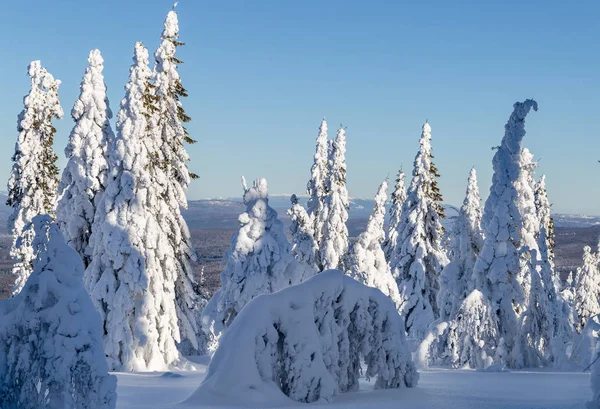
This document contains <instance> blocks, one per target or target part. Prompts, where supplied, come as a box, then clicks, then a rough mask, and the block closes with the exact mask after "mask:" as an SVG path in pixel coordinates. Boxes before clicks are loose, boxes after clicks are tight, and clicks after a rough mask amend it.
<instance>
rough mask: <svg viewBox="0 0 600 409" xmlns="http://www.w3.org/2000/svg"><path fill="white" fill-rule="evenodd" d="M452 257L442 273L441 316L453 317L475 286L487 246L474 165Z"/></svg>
mask: <svg viewBox="0 0 600 409" xmlns="http://www.w3.org/2000/svg"><path fill="white" fill-rule="evenodd" d="M451 245H452V247H453V251H452V260H451V261H450V263H449V264H448V265H447V266H446V267H445V268H444V270H443V271H442V273H441V275H440V292H439V295H438V306H439V308H440V316H441V318H442V319H444V320H446V319H448V318H450V317H452V316H453V315H454V313H455V311H456V308H458V305H459V304H460V303H461V302H462V300H464V299H465V297H466V296H467V294H469V293H470V292H471V291H472V290H473V289H474V288H475V286H474V284H473V266H474V265H475V261H477V256H478V255H479V252H480V251H481V248H482V247H483V232H482V230H481V199H480V198H479V188H478V187H477V174H476V172H475V169H474V168H473V169H471V172H470V173H469V179H468V183H467V194H466V197H465V200H464V201H463V204H462V207H461V208H460V211H459V214H458V217H457V218H456V221H455V222H454V227H453V236H452V238H451Z"/></svg>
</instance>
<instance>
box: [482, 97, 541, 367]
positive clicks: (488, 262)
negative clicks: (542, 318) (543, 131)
mask: <svg viewBox="0 0 600 409" xmlns="http://www.w3.org/2000/svg"><path fill="white" fill-rule="evenodd" d="M513 108H514V110H513V112H512V114H511V115H510V118H509V119H508V122H507V124H506V125H505V127H504V129H505V134H504V137H503V138H502V143H501V145H500V146H499V147H498V149H497V150H496V153H495V155H494V159H493V169H494V175H493V177H492V185H491V187H490V195H489V196H488V199H487V201H486V203H485V208H484V213H483V223H482V224H483V228H484V232H485V241H484V245H483V249H482V251H481V253H480V254H479V257H478V258H477V262H476V263H475V267H474V269H473V274H474V277H475V280H476V285H477V288H478V289H479V290H481V291H482V292H483V293H484V294H485V295H486V296H487V297H489V298H490V300H491V302H492V304H493V305H496V306H497V308H499V312H498V317H499V330H500V335H499V336H501V337H504V341H505V343H506V348H507V353H508V357H507V358H508V362H506V363H507V364H508V365H509V366H511V367H519V366H521V365H522V356H521V355H520V351H519V350H518V348H519V345H518V344H519V342H520V341H519V337H520V335H519V333H518V332H517V331H516V328H518V325H519V324H518V323H519V314H520V312H521V311H523V309H524V308H525V305H524V303H525V301H526V299H525V297H524V289H523V287H521V283H520V282H519V279H518V277H519V276H520V275H521V273H522V269H521V267H522V265H521V264H522V263H521V255H522V253H521V249H522V248H524V247H525V246H527V247H529V248H530V249H537V243H536V242H535V238H534V237H533V234H532V233H533V232H531V231H530V230H529V229H527V228H525V227H524V226H526V223H525V220H524V218H526V217H527V218H529V217H530V215H529V213H530V211H532V212H533V215H534V217H535V205H534V203H533V191H532V189H531V186H530V184H529V174H528V172H526V171H524V169H523V165H524V163H523V155H522V153H523V149H522V146H521V144H522V142H523V137H524V136H525V117H526V116H527V114H528V113H529V111H530V110H531V109H532V108H533V109H534V110H537V103H536V102H535V101H533V100H526V101H525V102H517V103H515V104H514V106H513ZM531 207H533V209H530V208H531Z"/></svg>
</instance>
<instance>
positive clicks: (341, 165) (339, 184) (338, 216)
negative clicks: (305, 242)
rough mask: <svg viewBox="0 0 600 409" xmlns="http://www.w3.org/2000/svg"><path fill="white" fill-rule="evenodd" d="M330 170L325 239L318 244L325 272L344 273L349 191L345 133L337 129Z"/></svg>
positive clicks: (330, 158)
mask: <svg viewBox="0 0 600 409" xmlns="http://www.w3.org/2000/svg"><path fill="white" fill-rule="evenodd" d="M328 163H329V170H328V175H327V176H328V177H327V180H326V189H327V195H326V196H325V199H324V210H323V212H322V213H321V215H323V216H325V219H324V223H323V235H322V237H321V241H320V243H319V249H320V253H321V257H320V259H321V264H322V268H323V269H324V270H328V269H332V268H336V269H341V270H344V268H343V264H344V258H345V255H346V252H347V251H348V228H347V227H346V221H348V189H347V188H346V130H345V129H344V128H340V129H338V132H337V135H336V137H335V141H334V142H333V143H332V144H331V149H330V152H329V161H328Z"/></svg>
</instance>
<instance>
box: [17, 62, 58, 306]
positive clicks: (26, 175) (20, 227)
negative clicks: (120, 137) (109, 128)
mask: <svg viewBox="0 0 600 409" xmlns="http://www.w3.org/2000/svg"><path fill="white" fill-rule="evenodd" d="M28 74H29V77H30V79H31V90H30V91H29V94H27V95H26V96H25V98H24V101H23V103H24V106H25V107H24V108H23V111H21V113H20V114H19V117H18V119H17V130H18V131H19V137H18V139H17V143H16V145H15V153H14V155H13V156H12V161H13V166H12V171H11V174H10V178H9V180H8V200H7V201H6V204H7V205H8V206H10V207H12V208H13V213H12V215H11V216H10V217H9V219H8V230H9V231H10V232H12V235H13V242H12V247H11V250H10V255H11V257H12V258H13V260H14V266H13V274H14V275H16V277H15V284H14V287H13V289H12V294H13V295H14V294H17V293H18V292H19V291H21V288H23V286H24V285H25V281H27V277H29V274H31V271H32V268H33V266H32V260H33V259H34V258H35V252H34V251H33V249H32V247H31V242H32V240H33V232H32V231H29V230H27V229H24V228H25V226H28V225H29V223H30V222H31V220H32V219H33V217H35V216H37V215H39V214H49V215H50V216H52V217H54V213H55V210H56V191H57V185H58V176H57V175H58V168H57V166H56V160H57V156H56V154H55V153H54V151H53V149H52V144H53V142H54V133H55V132H56V129H55V128H54V125H53V124H52V120H53V119H55V118H57V119H60V118H62V115H63V111H62V108H61V106H60V103H59V102H58V87H59V85H60V81H59V80H55V79H54V77H53V76H52V75H51V74H50V73H49V72H48V71H46V69H45V68H42V66H41V63H40V62H39V61H33V62H31V64H29V67H28Z"/></svg>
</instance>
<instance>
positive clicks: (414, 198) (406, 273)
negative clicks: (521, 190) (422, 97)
mask: <svg viewBox="0 0 600 409" xmlns="http://www.w3.org/2000/svg"><path fill="white" fill-rule="evenodd" d="M419 143H420V148H419V152H418V153H417V156H416V157H415V164H414V170H413V179H412V182H411V184H410V187H409V189H408V192H407V196H406V201H405V202H404V206H403V208H402V217H401V219H400V223H399V224H398V228H397V230H398V232H399V236H398V245H397V246H396V249H395V251H394V253H393V254H392V256H391V261H390V264H391V268H392V275H393V276H394V278H395V279H396V282H397V283H398V288H399V290H400V297H401V298H402V300H403V305H402V310H401V313H402V314H403V315H404V317H405V320H406V331H407V333H408V336H409V338H413V339H417V340H421V339H423V337H424V336H425V334H426V332H427V327H428V326H429V324H431V323H432V322H433V321H434V320H435V319H437V318H438V317H439V309H438V305H437V293H438V290H439V282H438V280H439V275H440V273H441V271H442V269H443V268H444V267H445V266H446V264H448V258H447V256H446V253H445V251H444V249H443V248H442V245H441V240H442V232H443V228H442V224H441V222H440V215H439V213H438V211H439V208H440V206H441V205H438V204H436V203H437V202H436V197H437V195H436V194H435V191H434V190H433V185H434V181H433V180H432V175H433V173H432V171H431V157H432V156H431V127H430V126H429V124H428V123H427V122H426V123H425V124H424V125H423V129H422V133H421V137H420V140H419Z"/></svg>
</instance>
